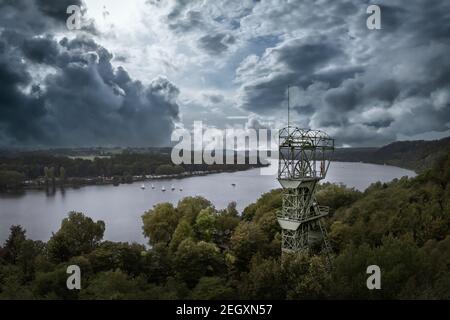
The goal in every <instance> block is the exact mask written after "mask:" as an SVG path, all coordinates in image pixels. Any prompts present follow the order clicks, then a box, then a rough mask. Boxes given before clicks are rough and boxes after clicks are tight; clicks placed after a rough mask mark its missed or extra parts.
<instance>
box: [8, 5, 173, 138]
mask: <svg viewBox="0 0 450 320" xmlns="http://www.w3.org/2000/svg"><path fill="white" fill-rule="evenodd" d="M69 2H70V4H80V2H78V1H38V0H36V1H20V0H19V1H14V2H13V1H3V2H1V3H0V27H1V28H0V30H1V34H0V145H2V146H7V145H16V146H17V145H22V146H92V145H133V146H149V145H164V144H166V143H167V142H168V141H169V138H170V133H171V132H172V130H173V128H174V121H176V120H178V113H179V110H178V104H177V102H176V101H177V97H178V94H179V89H178V88H177V87H176V86H174V85H173V84H172V83H171V82H170V81H168V80H167V79H165V78H162V77H159V78H156V79H154V80H153V81H152V82H151V83H150V84H148V85H146V84H143V83H141V82H140V81H136V80H133V79H132V78H131V77H130V76H129V75H128V73H127V72H126V71H125V70H124V69H123V68H121V67H118V68H114V67H113V66H112V64H111V60H112V59H113V55H112V54H111V53H110V52H109V51H108V50H107V49H106V48H104V47H102V46H100V45H99V44H98V43H96V42H95V41H94V40H93V39H92V38H91V37H90V36H89V35H88V34H87V33H84V34H83V33H79V34H78V36H77V37H75V38H73V39H67V38H63V39H62V40H60V41H57V40H56V39H55V37H54V33H55V32H58V31H67V30H64V29H61V28H64V27H65V19H64V17H65V9H66V8H67V4H68V3H69ZM52 4H54V6H53V5H52ZM61 10H63V13H61ZM22 18H23V19H22ZM35 26H38V27H37V28H35Z"/></svg>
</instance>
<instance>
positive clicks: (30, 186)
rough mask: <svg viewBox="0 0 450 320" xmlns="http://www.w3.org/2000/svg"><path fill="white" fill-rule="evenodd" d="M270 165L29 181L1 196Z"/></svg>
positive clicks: (181, 176) (195, 175)
mask: <svg viewBox="0 0 450 320" xmlns="http://www.w3.org/2000/svg"><path fill="white" fill-rule="evenodd" d="M267 166H268V165H254V166H251V167H246V168H245V169H230V170H204V171H187V172H183V173H176V174H163V175H143V176H131V180H129V181H120V182H117V181H114V177H89V178H68V182H66V183H63V184H61V183H58V182H57V183H56V184H55V185H54V186H52V184H51V183H49V184H48V186H46V184H45V182H43V181H44V180H43V179H38V180H33V181H27V182H28V183H27V182H26V183H25V185H24V186H23V188H21V189H18V190H7V191H3V192H0V194H8V193H21V192H26V191H28V190H40V191H46V192H50V191H52V190H56V189H79V188H82V187H87V186H96V185H113V186H119V185H121V184H132V183H135V182H143V181H152V180H163V179H185V178H190V177H197V176H206V175H211V174H218V173H227V172H229V173H233V172H239V171H247V170H251V169H257V168H263V167H267Z"/></svg>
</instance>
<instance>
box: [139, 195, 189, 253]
mask: <svg viewBox="0 0 450 320" xmlns="http://www.w3.org/2000/svg"><path fill="white" fill-rule="evenodd" d="M179 219H180V215H179V214H178V212H177V210H175V208H174V207H173V205H172V204H170V203H160V204H157V205H156V206H155V207H154V208H153V209H152V210H149V211H147V212H146V213H144V215H143V216H142V222H143V227H142V228H143V230H144V235H145V236H146V237H148V238H149V243H150V245H154V244H157V243H159V242H163V243H169V242H170V240H171V239H172V234H173V232H174V231H175V229H176V228H177V225H178V221H179Z"/></svg>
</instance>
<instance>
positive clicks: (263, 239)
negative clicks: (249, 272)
mask: <svg viewBox="0 0 450 320" xmlns="http://www.w3.org/2000/svg"><path fill="white" fill-rule="evenodd" d="M267 243H268V239H267V236H266V235H265V234H264V232H263V231H262V230H261V228H260V227H259V226H258V225H256V224H255V223H253V222H241V223H240V224H239V225H238V226H237V228H236V230H235V231H234V233H233V236H232V237H231V253H232V254H233V256H234V257H235V261H234V265H235V266H236V268H237V269H238V270H240V271H244V270H246V269H247V268H248V265H249V262H250V260H251V258H252V257H253V255H255V254H256V253H258V252H262V251H263V249H264V246H265V245H266V244H267Z"/></svg>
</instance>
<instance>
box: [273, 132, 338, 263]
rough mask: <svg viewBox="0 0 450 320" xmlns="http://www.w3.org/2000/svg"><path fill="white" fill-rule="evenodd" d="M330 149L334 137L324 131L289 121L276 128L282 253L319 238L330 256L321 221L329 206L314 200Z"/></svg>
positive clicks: (298, 249)
mask: <svg viewBox="0 0 450 320" xmlns="http://www.w3.org/2000/svg"><path fill="white" fill-rule="evenodd" d="M333 150H334V140H333V139H332V138H330V137H329V136H328V135H327V134H326V133H325V132H322V131H319V130H307V129H299V128H296V127H291V126H289V124H288V126H287V127H286V128H283V129H281V130H280V131H279V160H278V161H279V166H278V181H279V182H280V184H281V186H282V187H283V196H282V197H283V207H282V209H281V211H279V212H278V223H279V224H280V226H281V228H282V237H283V239H282V251H283V253H285V252H292V253H297V252H301V251H308V250H309V249H310V248H311V247H312V246H313V245H315V244H316V243H317V244H318V243H320V241H322V249H323V250H324V251H325V253H326V254H327V257H328V259H330V253H331V252H330V247H329V243H328V239H327V233H326V230H325V228H324V226H323V225H322V222H321V218H322V217H324V216H326V215H327V214H328V212H329V208H328V207H325V206H319V205H318V204H317V201H316V188H317V185H318V183H319V181H320V180H322V179H324V178H325V176H326V173H327V171H328V167H329V166H330V160H329V159H330V156H331V154H332V152H333ZM329 262H331V261H330V260H329Z"/></svg>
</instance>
